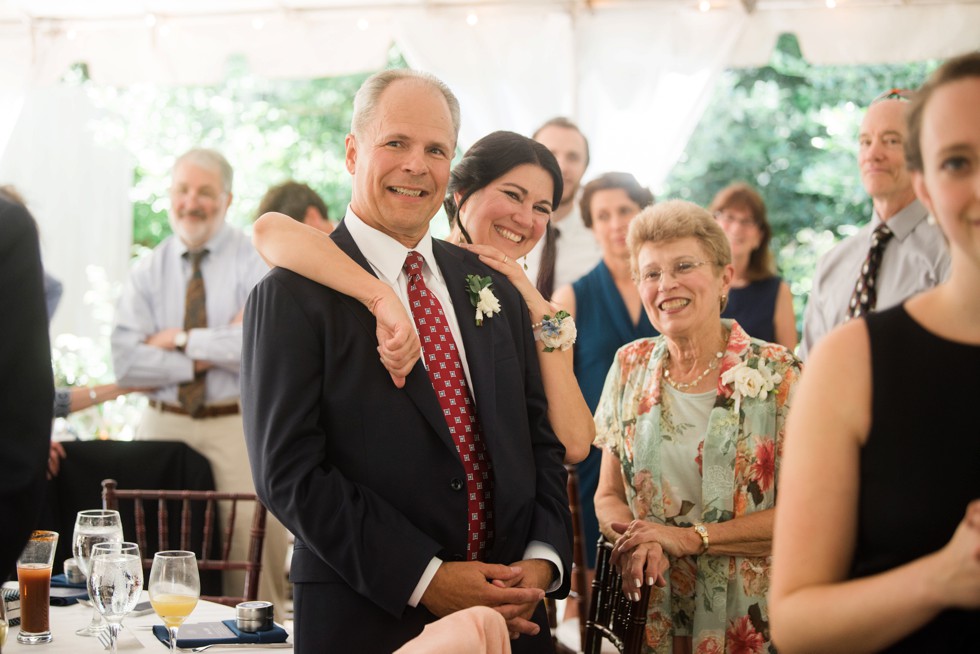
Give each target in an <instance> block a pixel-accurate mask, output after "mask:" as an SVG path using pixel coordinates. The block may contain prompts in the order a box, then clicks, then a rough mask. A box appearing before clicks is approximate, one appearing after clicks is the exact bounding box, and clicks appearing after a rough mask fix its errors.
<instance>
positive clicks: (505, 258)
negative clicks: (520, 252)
mask: <svg viewBox="0 0 980 654" xmlns="http://www.w3.org/2000/svg"><path fill="white" fill-rule="evenodd" d="M504 263H507V255H506V254H505V255H504Z"/></svg>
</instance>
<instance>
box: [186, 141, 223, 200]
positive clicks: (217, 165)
mask: <svg viewBox="0 0 980 654" xmlns="http://www.w3.org/2000/svg"><path fill="white" fill-rule="evenodd" d="M185 161H186V162H188V163H192V164H194V165H196V166H200V167H201V168H208V169H210V170H214V171H217V172H218V173H220V174H221V185H222V186H223V187H224V191H225V193H231V182H232V179H233V177H234V175H235V173H234V171H233V170H232V168H231V164H230V163H228V160H227V159H225V157H224V155H223V154H221V153H220V152H218V151H217V150H210V149H208V148H191V149H190V150H188V151H187V152H185V153H184V154H182V155H180V156H179V157H177V161H175V162H174V167H173V170H176V169H177V166H179V165H180V164H182V163H184V162H185Z"/></svg>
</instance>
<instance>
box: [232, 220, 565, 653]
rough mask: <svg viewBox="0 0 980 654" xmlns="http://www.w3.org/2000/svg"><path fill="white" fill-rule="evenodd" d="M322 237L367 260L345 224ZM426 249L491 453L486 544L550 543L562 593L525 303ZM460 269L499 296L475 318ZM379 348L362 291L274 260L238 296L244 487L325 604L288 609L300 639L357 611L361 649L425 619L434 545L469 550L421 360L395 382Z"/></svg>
mask: <svg viewBox="0 0 980 654" xmlns="http://www.w3.org/2000/svg"><path fill="white" fill-rule="evenodd" d="M332 238H333V239H334V241H335V242H336V243H337V245H339V246H340V247H341V249H343V250H344V251H345V252H346V253H347V254H348V255H350V256H351V257H353V258H354V260H355V261H357V262H358V263H359V264H360V265H361V266H363V267H364V268H365V269H366V270H368V271H371V267H370V265H369V264H368V263H367V261H366V260H365V259H364V257H363V255H362V254H361V252H360V251H359V250H358V248H357V247H356V245H355V244H354V242H353V239H352V238H351V236H350V233H349V232H348V231H347V228H346V226H344V225H343V224H341V226H340V227H338V228H337V230H336V231H335V232H334V233H333V235H332ZM433 251H434V255H435V259H436V262H437V264H438V266H439V268H440V270H441V271H442V274H443V276H444V278H445V280H446V283H447V286H448V289H449V294H450V296H451V297H452V302H453V308H454V310H455V311H456V314H457V318H458V322H459V325H460V330H461V332H462V339H463V343H464V347H465V349H466V356H467V361H468V364H469V369H470V377H471V379H472V387H473V388H472V390H473V394H474V398H475V403H476V409H477V414H478V416H479V419H480V424H481V428H482V433H483V438H484V439H485V441H486V445H487V448H488V451H489V454H490V458H491V461H492V463H493V471H494V516H495V538H494V541H493V544H492V547H491V549H490V550H489V552H488V554H487V558H486V560H487V561H488V562H491V563H504V564H509V563H512V562H514V561H518V560H520V559H522V558H523V557H524V550H525V547H526V546H527V544H528V542H529V541H531V540H539V541H543V542H545V543H548V544H549V545H551V546H553V547H554V548H555V549H556V551H557V552H558V554H559V556H560V558H561V560H562V564H563V566H564V570H565V571H566V574H565V575H564V580H563V583H562V587H561V588H560V589H559V590H558V591H557V592H556V593H555V594H556V595H559V596H561V595H564V594H565V593H567V591H568V578H569V575H568V571H569V570H571V540H572V535H571V518H570V514H569V510H568V497H567V494H566V489H565V488H566V487H565V483H566V473H565V469H564V465H563V458H564V448H563V447H562V445H561V443H560V442H559V441H558V439H557V438H556V437H555V435H554V432H553V431H552V429H551V426H550V424H549V422H548V419H547V415H546V413H547V405H546V401H545V397H544V390H543V386H542V381H541V374H540V369H539V367H538V361H537V353H536V350H535V346H534V342H533V340H532V338H531V326H530V320H529V317H528V311H527V307H526V305H525V304H524V302H523V300H522V299H521V298H520V295H519V294H518V292H517V291H516V289H514V288H513V286H511V285H510V284H509V282H507V280H506V279H505V278H504V277H503V276H501V275H498V274H497V273H496V272H494V271H492V270H491V269H489V268H488V267H486V266H485V265H483V264H481V263H480V261H479V259H478V258H477V257H476V256H474V255H472V254H470V253H467V252H465V251H464V250H462V249H460V248H457V247H455V246H452V245H449V244H447V243H445V242H442V241H439V240H434V241H433ZM467 274H480V275H491V276H492V277H493V278H494V282H493V291H494V293H495V294H496V296H497V298H498V299H499V300H500V304H501V308H502V312H501V313H500V314H497V315H494V316H493V317H491V318H487V319H484V321H483V326H482V327H477V326H476V325H475V320H474V309H473V307H472V305H471V303H470V300H469V296H468V294H467V291H466V287H465V281H464V280H465V276H466V275H467ZM376 348H377V339H376V322H375V319H374V317H373V316H372V315H371V313H370V312H369V311H368V310H367V309H366V308H365V307H364V306H363V305H362V304H361V303H360V302H358V301H357V300H355V299H353V298H351V297H348V296H345V295H342V294H340V293H337V292H335V291H333V290H331V289H328V288H326V287H324V286H321V285H319V284H316V283H315V282H312V281H310V280H308V279H306V278H304V277H301V276H299V275H296V274H294V273H291V272H289V271H287V270H284V269H274V270H272V271H271V272H270V273H269V274H268V275H267V276H266V277H265V278H264V279H263V280H262V281H261V282H260V283H259V284H258V285H257V286H256V287H255V288H254V289H253V291H252V293H251V295H250V297H249V300H248V303H247V305H246V312H245V329H244V348H243V356H242V404H243V411H244V419H245V434H246V441H247V444H248V448H249V457H250V460H251V466H252V473H253V477H254V479H255V487H256V489H257V492H258V494H259V496H260V498H261V499H262V501H263V503H265V504H266V506H268V508H269V509H270V510H271V511H272V513H273V514H274V515H275V516H276V517H278V518H279V519H280V520H281V521H282V522H283V523H284V524H285V525H286V527H287V528H289V529H290V530H291V531H292V532H293V533H294V534H295V535H296V546H295V551H294V554H293V561H292V567H291V573H290V574H291V578H292V580H293V581H294V582H295V583H297V584H317V586H316V589H317V590H316V594H317V597H318V599H319V600H320V601H322V602H323V606H324V607H329V608H328V610H327V613H326V614H325V615H323V616H322V619H323V621H324V623H323V624H318V625H315V627H316V631H315V632H311V631H308V629H312V628H313V627H314V625H303V624H297V630H298V632H299V637H298V640H299V641H300V642H301V643H302V641H303V640H306V639H307V638H309V637H310V636H312V635H313V634H314V633H315V634H316V636H317V638H318V639H319V638H326V639H327V642H330V643H332V644H334V645H335V646H340V645H341V644H342V643H343V640H342V639H343V634H344V632H345V631H351V626H352V625H356V626H357V627H358V628H357V629H356V630H354V631H356V632H357V637H356V639H355V640H352V641H350V644H351V645H352V646H355V647H356V649H357V650H358V651H362V652H370V651H388V652H390V651H391V650H392V649H395V648H396V647H397V646H398V645H399V644H401V643H403V642H405V641H407V640H408V639H410V638H412V637H413V636H415V635H417V634H418V633H420V632H421V630H422V628H423V627H424V626H425V624H426V623H428V622H431V621H432V620H434V619H435V618H434V617H433V616H432V614H431V613H429V612H428V611H427V610H426V609H425V608H424V607H422V606H419V607H418V608H412V607H409V606H408V605H407V603H408V599H409V597H410V595H411V594H412V592H413V590H414V589H415V587H416V585H417V584H418V582H419V579H420V578H421V576H422V573H423V571H424V570H425V568H426V566H427V565H428V563H429V561H430V560H431V559H432V557H440V558H442V559H443V560H446V561H452V560H462V559H463V555H464V554H465V552H466V533H467V520H466V493H465V483H463V482H462V480H463V476H464V473H463V467H462V464H461V463H460V460H459V455H458V454H457V452H456V449H455V447H454V446H453V444H452V442H451V440H450V436H449V430H448V428H447V427H446V422H445V419H444V418H443V415H442V411H441V409H440V407H439V404H438V401H437V399H436V396H435V392H434V391H433V389H432V385H431V383H430V381H429V377H428V374H427V372H426V370H425V368H424V367H423V365H422V363H421V361H420V362H418V363H416V365H415V368H414V369H413V370H412V371H411V373H410V374H409V376H408V378H407V381H406V385H405V388H404V389H398V388H396V387H395V386H394V384H393V383H392V381H391V378H390V376H389V375H388V373H387V371H386V370H385V369H384V367H383V366H382V365H381V363H380V361H379V359H378V354H377V351H376ZM312 587H313V586H310V587H309V588H312ZM303 592H306V593H307V594H306V595H304V600H305V601H309V600H308V598H309V597H310V595H309V593H308V592H307V591H306V590H305V589H304V591H303ZM298 622H299V620H298ZM338 639H341V640H338ZM320 642H321V643H322V642H323V641H320ZM307 645H310V643H309V641H308V640H307ZM392 645H394V647H392ZM301 647H303V645H302V644H301ZM304 649H305V648H304ZM309 651H314V650H313V649H310V650H309ZM338 651H343V650H338ZM350 651H353V650H350Z"/></svg>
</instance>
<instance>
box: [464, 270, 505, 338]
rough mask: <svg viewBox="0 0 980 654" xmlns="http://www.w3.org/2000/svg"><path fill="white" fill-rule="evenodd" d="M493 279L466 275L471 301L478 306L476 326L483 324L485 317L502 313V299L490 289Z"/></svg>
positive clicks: (467, 289)
mask: <svg viewBox="0 0 980 654" xmlns="http://www.w3.org/2000/svg"><path fill="white" fill-rule="evenodd" d="M492 283H493V280H492V279H491V278H490V277H480V276H479V275H467V276H466V291H467V292H468V293H469V294H470V303H471V304H472V305H473V306H474V307H476V326H477V327H482V326H483V318H484V317H487V318H492V317H493V314H495V313H500V300H498V299H497V296H496V295H494V294H493V291H491V290H490V285H491V284H492Z"/></svg>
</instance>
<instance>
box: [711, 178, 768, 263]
mask: <svg viewBox="0 0 980 654" xmlns="http://www.w3.org/2000/svg"><path fill="white" fill-rule="evenodd" d="M725 209H744V210H746V211H748V212H749V213H750V214H752V220H754V221H755V226H756V227H758V228H759V233H760V234H761V238H760V239H759V247H757V248H756V249H754V250H752V253H751V254H750V255H749V267H748V271H747V276H748V278H749V280H751V281H756V280H760V279H768V278H770V277H772V276H773V275H775V274H776V264H775V262H774V261H773V257H772V252H770V251H769V239H771V238H772V227H771V226H770V225H769V220H768V218H766V203H765V201H763V199H762V196H761V195H759V192H758V191H756V190H755V189H754V188H752V187H751V186H749V185H748V184H746V183H745V182H735V183H734V184H729V185H728V186H726V187H725V188H723V189H721V190H720V191H718V193H717V194H715V199H714V200H712V201H711V206H709V207H708V211H710V212H711V213H712V215H714V216H717V215H718V213H719V212H722V211H724V210H725Z"/></svg>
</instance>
